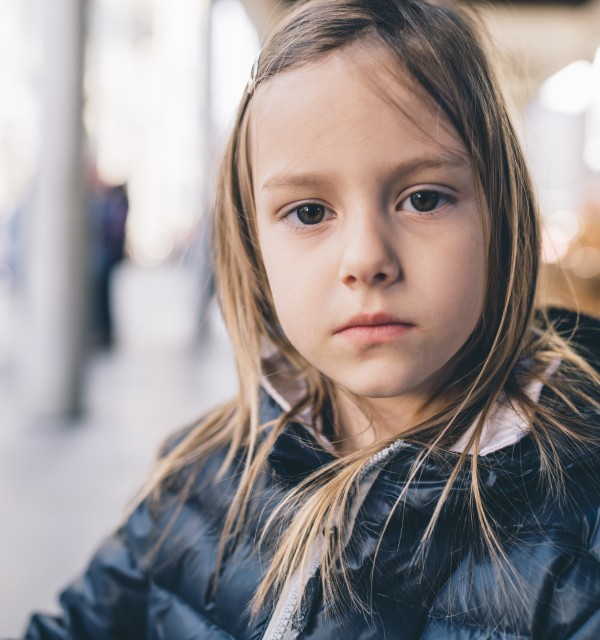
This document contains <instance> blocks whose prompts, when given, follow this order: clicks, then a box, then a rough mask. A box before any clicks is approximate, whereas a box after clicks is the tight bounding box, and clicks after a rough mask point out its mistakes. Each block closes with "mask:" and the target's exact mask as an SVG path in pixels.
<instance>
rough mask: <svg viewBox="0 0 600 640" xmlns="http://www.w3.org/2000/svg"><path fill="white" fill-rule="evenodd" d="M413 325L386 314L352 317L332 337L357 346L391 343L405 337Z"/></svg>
mask: <svg viewBox="0 0 600 640" xmlns="http://www.w3.org/2000/svg"><path fill="white" fill-rule="evenodd" d="M414 328H415V325H414V324H413V323H412V322H407V321H406V320H403V319H400V318H397V317H395V316H392V315H389V314H386V313H374V314H359V315H356V316H353V317H352V318H350V319H349V320H348V321H346V322H345V323H344V324H343V325H342V326H340V327H339V328H337V329H336V330H335V331H334V335H337V336H341V337H343V338H346V339H349V340H351V341H352V342H356V343H359V344H381V343H385V342H392V341H394V340H397V339H398V338H400V337H402V336H404V335H406V334H407V333H409V332H410V331H411V330H412V329H414Z"/></svg>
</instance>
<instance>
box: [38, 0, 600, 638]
mask: <svg viewBox="0 0 600 640" xmlns="http://www.w3.org/2000/svg"><path fill="white" fill-rule="evenodd" d="M214 214H215V217H214V229H215V237H214V248H215V256H216V271H217V279H218V291H219V298H220V303H221V308H222V311H223V315H224V317H225V321H226V323H227V326H228V329H229V332H230V334H231V339H232V341H233V345H234V349H235V353H236V357H237V367H238V372H239V394H238V396H237V397H236V398H235V399H234V400H233V401H231V402H229V403H228V404H226V405H224V406H221V407H218V408H217V409H215V410H214V411H213V412H212V413H210V414H209V415H208V416H206V417H205V418H203V419H202V420H201V421H200V422H199V423H198V424H197V425H194V426H193V427H192V428H189V429H187V430H185V431H184V432H183V433H180V434H178V435H177V436H176V437H174V438H173V439H172V440H171V442H169V443H168V444H167V446H166V447H165V449H164V451H163V452H162V454H161V457H160V458H159V461H158V463H157V466H156V470H155V474H154V476H153V477H152V479H151V480H150V483H149V485H148V487H147V488H146V490H145V491H144V492H143V495H142V497H141V498H140V500H139V502H138V504H137V506H136V507H135V509H134V510H133V512H132V513H131V514H130V515H129V517H128V518H127V520H126V522H125V523H124V524H123V526H122V527H121V528H120V529H119V530H118V531H117V533H116V534H115V535H114V536H112V537H111V538H109V539H108V540H107V541H106V542H105V543H104V545H103V546H102V547H101V548H100V550H99V551H98V552H97V554H96V556H95V557H94V559H93V560H92V562H91V565H90V567H89V569H88V571H87V573H86V574H85V575H84V577H83V578H82V579H81V580H80V581H78V582H76V583H75V584H73V585H72V586H71V587H69V588H68V589H67V590H66V591H65V592H64V593H63V594H62V596H61V604H62V607H63V610H64V613H63V614H62V617H60V618H48V617H40V616H37V617H34V618H33V620H32V622H31V623H30V626H29V629H28V631H27V633H26V637H27V638H28V639H30V640H34V639H50V638H52V639H59V638H61V639H65V640H66V639H67V638H68V639H70V640H88V639H89V640H92V639H94V640H101V639H102V640H109V639H110V640H135V639H136V638H139V639H142V638H147V639H153V640H157V639H159V638H160V639H163V638H165V639H168V640H184V639H189V640H191V639H192V638H194V639H196V638H198V639H203V640H204V639H206V640H216V639H228V638H235V639H256V640H257V639H259V638H264V639H268V640H274V639H287V640H291V639H294V638H307V639H308V638H310V639H315V640H316V639H319V640H321V639H325V638H352V639H358V638H360V639H361V640H366V639H368V638H387V639H390V640H392V639H409V638H410V639H415V638H425V639H427V640H431V639H434V638H450V639H458V638H460V639H470V640H483V639H484V638H485V639H492V638H493V639H501V638H503V639H511V640H514V639H516V638H519V639H521V638H538V639H543V640H549V639H558V638H561V639H563V638H576V639H578V640H583V639H584V638H585V639H590V640H591V639H592V638H599V637H600V520H599V517H598V513H599V505H600V487H599V485H598V478H599V475H598V474H599V472H600V463H599V458H598V454H599V446H598V431H599V428H600V424H599V423H600V421H599V418H598V415H599V400H598V398H599V393H598V390H599V388H600V387H599V382H598V375H597V373H596V372H595V371H594V368H593V366H591V365H590V364H589V363H590V362H591V363H592V365H594V363H595V362H597V360H594V358H597V357H598V353H597V352H596V354H595V355H594V354H592V353H590V352H589V351H586V346H587V347H588V348H594V347H595V348H596V349H597V347H598V337H597V334H594V331H595V330H597V329H598V324H595V323H594V322H593V321H591V320H588V321H586V323H587V324H586V323H583V322H582V323H581V325H582V326H579V327H578V326H577V322H578V321H577V319H576V318H574V317H572V316H570V315H568V314H562V315H555V316H554V318H553V319H550V318H549V316H548V314H547V313H544V312H542V311H537V312H536V311H535V306H534V305H535V298H536V281H537V273H538V261H539V256H538V253H539V229H538V219H537V212H536V208H535V203H534V199H533V196H532V190H531V185H530V182H529V178H528V175H527V171H526V168H525V165H524V162H523V157H522V154H521V151H520V149H519V146H518V143H517V140H516V137H515V135H514V132H513V129H512V127H511V124H510V122H509V120H508V117H507V115H506V111H505V107H504V105H503V102H502V99H501V97H500V95H499V93H498V90H497V88H496V85H495V82H494V79H493V77H492V73H491V71H490V69H489V65H488V62H487V60H486V56H485V54H484V52H483V49H482V46H481V44H480V43H479V42H478V39H477V36H476V30H475V28H474V27H473V26H472V24H471V21H470V19H469V18H468V17H467V16H466V15H463V13H462V12H461V11H460V10H458V9H457V8H453V7H449V6H446V5H442V4H438V3H434V2H430V1H428V0H309V1H308V2H305V3H302V4H301V5H300V6H299V7H297V8H296V9H294V10H293V11H292V12H291V13H290V14H289V15H288V16H287V17H286V18H285V19H284V21H283V22H282V24H280V25H279V27H278V28H277V29H276V30H275V31H274V33H273V34H272V35H271V37H270V38H269V39H268V40H267V42H266V44H265V46H264V48H263V50H262V52H261V55H260V57H259V59H258V61H257V64H256V66H255V70H254V72H253V76H252V78H251V81H250V83H249V86H248V90H247V92H246V94H245V96H244V97H243V99H242V103H241V106H240V109H239V112H238V116H237V121H236V123H235V127H234V130H233V133H232V136H231V139H230V142H229V147H228V150H227V153H226V157H225V159H224V162H223V167H222V171H221V177H220V182H219V187H218V191H217V197H216V202H215V206H214Z"/></svg>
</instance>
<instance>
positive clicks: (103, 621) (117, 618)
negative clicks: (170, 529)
mask: <svg viewBox="0 0 600 640" xmlns="http://www.w3.org/2000/svg"><path fill="white" fill-rule="evenodd" d="M146 512H147V509H146V508H145V507H144V506H141V507H139V508H138V509H137V511H136V512H135V513H134V514H133V515H132V516H131V517H130V518H129V520H128V521H127V523H126V524H125V525H124V526H123V527H122V528H120V529H119V530H118V531H117V532H116V533H114V534H113V535H112V536H110V537H109V538H108V539H107V540H106V541H105V542H104V543H103V544H102V546H101V547H100V548H99V549H98V551H97V552H96V553H95V555H94V556H93V558H92V560H91V562H90V564H89V566H88V568H87V571H86V572H85V574H84V575H83V576H82V577H81V578H80V579H79V580H77V581H75V582H74V583H73V584H71V585H70V586H69V587H68V588H67V589H65V591H64V592H63V593H62V594H61V595H60V604H61V608H62V614H61V615H60V616H58V617H50V616H44V615H39V614H37V615H35V616H33V617H32V618H31V620H30V622H29V626H28V628H27V631H26V632H25V640H136V639H141V638H144V637H145V635H146V628H145V627H146V610H147V599H148V580H147V578H146V576H145V575H144V572H143V571H142V570H141V569H140V567H139V562H138V557H139V556H140V553H141V552H142V551H143V549H144V547H145V546H147V542H148V541H147V537H148V536H147V530H148V526H149V521H150V516H149V514H148V513H146Z"/></svg>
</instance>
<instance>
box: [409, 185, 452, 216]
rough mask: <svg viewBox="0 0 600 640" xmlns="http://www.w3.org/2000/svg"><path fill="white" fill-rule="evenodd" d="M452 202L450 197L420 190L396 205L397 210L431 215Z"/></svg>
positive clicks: (433, 191) (436, 192)
mask: <svg viewBox="0 0 600 640" xmlns="http://www.w3.org/2000/svg"><path fill="white" fill-rule="evenodd" d="M451 201H452V198H451V196H449V195H448V194H446V193H442V192H441V191H435V190H434V189H422V190H421V191H415V192H414V193H411V195H409V196H408V197H407V198H404V200H402V202H400V204H399V205H398V210H403V211H412V212H414V213H431V212H433V211H436V210H437V209H440V208H441V207H443V206H444V205H446V204H448V203H449V202H451Z"/></svg>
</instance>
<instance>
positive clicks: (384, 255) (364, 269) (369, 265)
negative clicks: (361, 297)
mask: <svg viewBox="0 0 600 640" xmlns="http://www.w3.org/2000/svg"><path fill="white" fill-rule="evenodd" d="M342 235H343V248H342V258H341V262H340V271H339V278H340V280H341V282H342V283H343V284H345V285H347V286H351V287H354V286H359V285H366V286H374V285H377V286H386V285H389V284H391V283H393V282H396V281H398V280H399V279H400V278H401V276H402V269H401V265H400V257H399V255H398V252H397V251H396V249H395V248H394V237H393V230H392V229H390V228H389V225H388V224H387V222H386V220H385V217H384V216H383V215H378V214H376V213H375V212H373V211H370V212H369V211H363V212H361V213H360V214H357V215H354V216H352V215H351V216H349V217H348V218H347V219H346V223H345V225H344V230H343V234H342Z"/></svg>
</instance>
